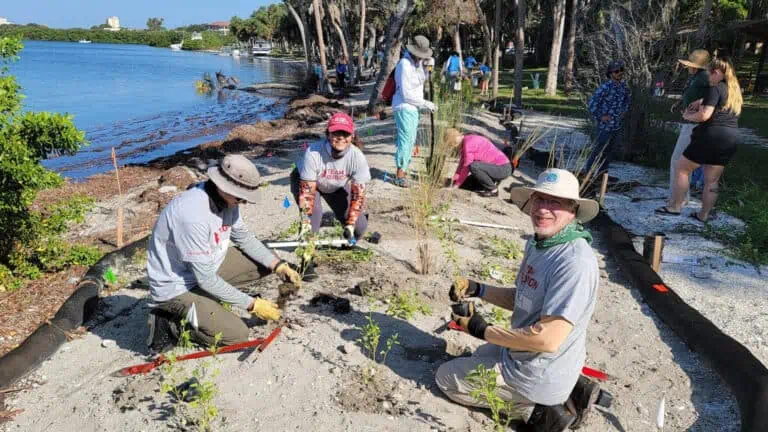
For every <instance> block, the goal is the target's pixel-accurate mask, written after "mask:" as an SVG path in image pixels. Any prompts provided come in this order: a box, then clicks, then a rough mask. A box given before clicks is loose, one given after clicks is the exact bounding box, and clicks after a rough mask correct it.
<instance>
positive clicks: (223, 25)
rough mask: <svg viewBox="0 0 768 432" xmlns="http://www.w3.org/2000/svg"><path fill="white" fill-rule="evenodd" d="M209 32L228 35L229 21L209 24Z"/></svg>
mask: <svg viewBox="0 0 768 432" xmlns="http://www.w3.org/2000/svg"><path fill="white" fill-rule="evenodd" d="M210 27H211V30H216V31H218V32H221V33H225V34H226V33H229V21H214V22H212V23H211V24H210Z"/></svg>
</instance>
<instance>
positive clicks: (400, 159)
mask: <svg viewBox="0 0 768 432" xmlns="http://www.w3.org/2000/svg"><path fill="white" fill-rule="evenodd" d="M394 117H395V129H396V136H395V145H396V146H397V150H395V166H396V167H397V168H399V169H401V170H407V169H408V165H410V164H411V154H413V146H414V144H416V132H417V131H418V130H419V112H418V111H417V110H411V109H407V108H404V109H399V110H397V111H395V113H394Z"/></svg>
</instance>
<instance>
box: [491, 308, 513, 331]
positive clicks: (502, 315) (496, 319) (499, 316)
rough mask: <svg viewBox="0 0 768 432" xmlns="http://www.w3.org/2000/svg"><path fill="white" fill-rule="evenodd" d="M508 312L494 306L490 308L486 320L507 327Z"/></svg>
mask: <svg viewBox="0 0 768 432" xmlns="http://www.w3.org/2000/svg"><path fill="white" fill-rule="evenodd" d="M509 316H510V313H509V312H508V311H506V310H504V309H502V308H500V307H497V306H494V307H493V309H491V315H490V316H489V317H488V322H490V323H491V324H493V325H496V326H500V327H509Z"/></svg>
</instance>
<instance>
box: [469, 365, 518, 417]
mask: <svg viewBox="0 0 768 432" xmlns="http://www.w3.org/2000/svg"><path fill="white" fill-rule="evenodd" d="M498 375H499V374H498V372H496V371H495V370H493V369H488V368H486V367H485V365H478V366H477V367H476V368H475V369H474V370H472V372H470V373H469V375H467V381H469V383H470V384H472V385H473V386H474V387H475V388H474V390H472V391H471V392H470V393H469V395H470V396H471V397H472V399H474V400H475V401H477V402H479V403H481V404H485V405H488V408H489V409H490V410H491V419H492V420H493V424H494V430H496V431H498V432H503V431H506V430H507V427H509V422H510V421H511V420H512V418H513V416H512V415H510V414H511V413H513V412H514V411H515V405H514V404H513V403H511V402H507V401H505V400H503V399H502V398H501V397H499V394H498V384H496V378H497V377H498ZM502 413H504V414H505V416H504V418H502Z"/></svg>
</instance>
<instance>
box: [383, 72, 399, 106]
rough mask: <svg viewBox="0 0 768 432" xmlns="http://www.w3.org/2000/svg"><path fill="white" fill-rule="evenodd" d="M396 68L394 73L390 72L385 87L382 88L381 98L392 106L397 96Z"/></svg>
mask: <svg viewBox="0 0 768 432" xmlns="http://www.w3.org/2000/svg"><path fill="white" fill-rule="evenodd" d="M396 69H397V68H395V69H392V73H390V74H389V78H387V82H386V83H384V88H383V89H382V90H381V99H382V100H383V101H384V103H385V104H386V105H387V106H392V98H394V97H395V90H397V84H396V83H395V70H396Z"/></svg>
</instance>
